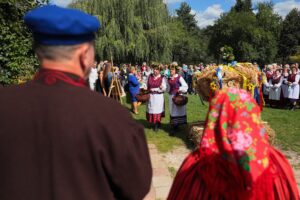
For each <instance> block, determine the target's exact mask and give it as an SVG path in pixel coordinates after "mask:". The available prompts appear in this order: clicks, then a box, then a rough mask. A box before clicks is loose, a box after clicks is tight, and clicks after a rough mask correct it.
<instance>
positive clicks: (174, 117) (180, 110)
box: [167, 62, 188, 135]
mask: <svg viewBox="0 0 300 200" xmlns="http://www.w3.org/2000/svg"><path fill="white" fill-rule="evenodd" d="M177 67H178V64H177V63H176V62H173V63H172V64H171V67H170V78H169V79H168V85H167V86H168V89H167V90H168V92H169V107H170V124H171V127H172V128H173V130H176V129H177V128H178V126H179V125H180V124H186V123H187V117H186V106H185V105H184V106H177V105H176V104H174V102H173V100H172V98H173V97H174V96H175V95H176V94H178V93H186V92H187V90H188V85H187V83H186V82H185V80H184V79H183V77H182V76H180V75H178V74H177V72H176V70H177ZM173 134H174V132H173V131H172V132H171V133H170V135H173Z"/></svg>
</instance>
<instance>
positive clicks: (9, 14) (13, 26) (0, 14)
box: [0, 0, 46, 85]
mask: <svg viewBox="0 0 300 200" xmlns="http://www.w3.org/2000/svg"><path fill="white" fill-rule="evenodd" d="M41 3H46V1H38V0H26V1H25V0H6V1H4V2H1V3H0V21H1V27H0V44H1V46H0V84H3V85H8V84H16V83H18V82H19V81H24V80H27V79H30V77H31V76H32V74H33V72H34V70H35V67H36V66H37V60H36V58H35V56H34V53H33V51H32V41H31V34H30V32H29V31H28V30H27V28H26V27H25V25H24V21H23V16H24V14H25V13H26V12H27V11H28V10H31V9H32V8H34V7H37V6H39V5H40V4H41Z"/></svg>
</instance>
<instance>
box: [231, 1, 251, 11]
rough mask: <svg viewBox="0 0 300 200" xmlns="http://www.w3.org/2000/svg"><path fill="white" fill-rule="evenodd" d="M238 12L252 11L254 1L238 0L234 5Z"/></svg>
mask: <svg viewBox="0 0 300 200" xmlns="http://www.w3.org/2000/svg"><path fill="white" fill-rule="evenodd" d="M232 10H234V11H236V12H251V11H252V1H251V0H236V4H235V6H234V7H233V9H232Z"/></svg>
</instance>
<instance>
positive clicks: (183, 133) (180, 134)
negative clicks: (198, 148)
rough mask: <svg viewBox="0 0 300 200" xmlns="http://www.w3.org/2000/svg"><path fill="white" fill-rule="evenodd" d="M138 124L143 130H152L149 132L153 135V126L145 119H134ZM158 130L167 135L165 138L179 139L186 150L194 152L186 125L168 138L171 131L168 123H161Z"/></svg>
mask: <svg viewBox="0 0 300 200" xmlns="http://www.w3.org/2000/svg"><path fill="white" fill-rule="evenodd" d="M135 120H136V121H137V122H138V123H139V124H142V125H143V126H144V127H145V129H152V130H151V134H155V132H154V131H153V125H152V124H150V123H149V122H148V121H147V120H145V119H135ZM159 130H162V131H164V132H165V133H166V134H167V137H170V138H172V137H176V138H179V139H181V140H182V141H183V142H184V144H185V146H186V148H188V149H190V150H194V149H195V145H194V144H193V142H192V141H191V140H190V139H189V138H188V125H187V124H183V125H180V126H179V127H178V129H177V130H176V132H174V135H172V136H169V135H168V134H169V133H171V132H172V131H173V130H172V128H171V127H170V124H169V123H161V125H160V127H159Z"/></svg>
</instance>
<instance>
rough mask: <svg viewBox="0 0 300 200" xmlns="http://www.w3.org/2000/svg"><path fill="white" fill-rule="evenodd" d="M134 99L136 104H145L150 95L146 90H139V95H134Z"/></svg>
mask: <svg viewBox="0 0 300 200" xmlns="http://www.w3.org/2000/svg"><path fill="white" fill-rule="evenodd" d="M135 98H136V99H137V100H138V102H142V103H145V102H147V101H149V99H150V94H149V92H148V91H147V90H140V92H139V94H137V95H135Z"/></svg>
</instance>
